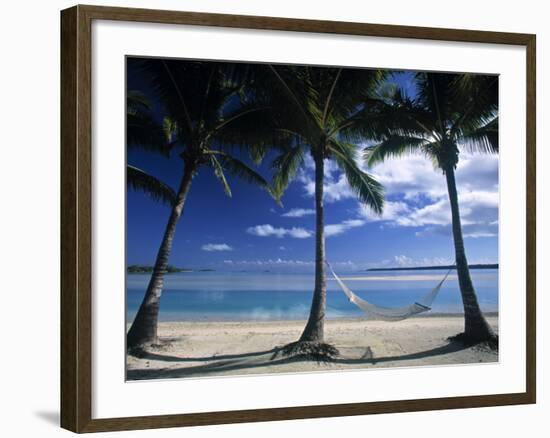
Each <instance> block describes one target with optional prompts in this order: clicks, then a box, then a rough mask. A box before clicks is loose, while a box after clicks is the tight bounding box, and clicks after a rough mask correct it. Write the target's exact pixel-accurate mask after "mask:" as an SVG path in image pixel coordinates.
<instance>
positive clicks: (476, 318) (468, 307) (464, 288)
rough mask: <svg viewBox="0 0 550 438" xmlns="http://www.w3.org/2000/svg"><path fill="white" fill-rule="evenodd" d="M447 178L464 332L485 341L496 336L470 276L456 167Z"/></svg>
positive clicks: (446, 174) (469, 336)
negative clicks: (462, 306) (484, 313)
mask: <svg viewBox="0 0 550 438" xmlns="http://www.w3.org/2000/svg"><path fill="white" fill-rule="evenodd" d="M445 176H446V179H447V190H448V192H449V201H450V203H451V213H452V225H453V237H454V244H455V257H456V271H457V274H458V283H459V285H460V293H461V295H462V303H463V305H464V334H465V335H466V336H467V337H468V338H470V339H473V340H477V341H483V340H488V339H491V338H493V337H494V333H493V330H492V329H491V327H490V326H489V324H488V323H487V321H486V320H485V317H484V316H483V313H481V309H480V308H479V303H478V302H477V297H476V293H475V290H474V285H473V284H472V279H471V278H470V269H469V267H468V261H467V260H466V252H465V250H464V239H463V237H462V225H461V222H460V211H459V207H458V194H457V191H456V182H455V174H454V168H453V167H450V168H448V169H446V170H445Z"/></svg>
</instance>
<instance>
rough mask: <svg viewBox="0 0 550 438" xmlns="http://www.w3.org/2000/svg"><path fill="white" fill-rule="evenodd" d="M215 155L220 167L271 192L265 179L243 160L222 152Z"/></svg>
mask: <svg viewBox="0 0 550 438" xmlns="http://www.w3.org/2000/svg"><path fill="white" fill-rule="evenodd" d="M217 157H218V160H219V162H220V164H221V165H222V167H223V168H224V169H225V170H227V171H228V172H229V173H230V174H231V175H233V176H236V177H238V178H240V179H242V180H243V181H245V182H247V183H249V184H254V185H256V186H258V187H260V188H262V189H264V190H267V191H268V192H269V193H271V187H270V186H269V183H268V182H267V180H266V179H265V178H264V177H263V176H262V175H260V174H259V173H258V172H256V171H255V170H254V169H253V168H252V167H250V166H248V165H247V164H246V163H245V162H243V161H241V160H239V159H237V158H235V157H232V156H231V155H228V154H225V153H223V152H222V153H218V155H217Z"/></svg>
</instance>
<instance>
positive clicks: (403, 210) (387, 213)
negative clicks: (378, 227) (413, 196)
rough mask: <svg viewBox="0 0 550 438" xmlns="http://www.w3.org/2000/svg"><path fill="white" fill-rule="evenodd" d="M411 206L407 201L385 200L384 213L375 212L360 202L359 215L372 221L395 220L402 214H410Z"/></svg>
mask: <svg viewBox="0 0 550 438" xmlns="http://www.w3.org/2000/svg"><path fill="white" fill-rule="evenodd" d="M410 211H411V207H409V205H408V204H407V203H406V202H402V201H388V200H386V201H385V202H384V211H383V213H382V215H378V214H376V213H374V212H373V211H372V210H371V209H370V208H369V207H367V206H366V205H364V204H359V215H360V216H362V217H364V218H365V219H367V220H368V221H370V222H375V221H395V220H397V219H399V218H400V217H402V216H405V215H407V214H409V213H410Z"/></svg>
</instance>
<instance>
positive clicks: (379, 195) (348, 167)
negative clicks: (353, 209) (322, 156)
mask: <svg viewBox="0 0 550 438" xmlns="http://www.w3.org/2000/svg"><path fill="white" fill-rule="evenodd" d="M329 149H330V152H331V153H332V154H333V155H334V158H335V159H336V161H337V163H338V165H339V166H340V168H341V169H342V170H343V172H344V174H345V175H346V179H347V181H348V183H349V185H350V187H351V189H352V190H353V191H354V192H355V194H356V195H357V197H358V198H359V200H360V201H361V202H362V203H364V204H365V205H368V206H369V207H370V208H371V209H372V210H373V211H374V212H375V213H378V214H381V213H382V210H383V208H384V188H383V186H382V184H380V183H379V182H378V181H376V180H375V179H374V178H373V177H372V176H370V175H369V174H368V173H366V172H364V171H362V170H361V169H360V168H359V166H358V165H357V161H356V156H355V155H356V154H355V152H356V147H355V145H353V144H350V143H345V142H335V141H332V142H331V143H330V146H329Z"/></svg>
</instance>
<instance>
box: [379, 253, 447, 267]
mask: <svg viewBox="0 0 550 438" xmlns="http://www.w3.org/2000/svg"><path fill="white" fill-rule="evenodd" d="M452 264H454V261H453V260H452V259H451V258H445V257H423V258H417V259H415V258H412V257H409V256H406V255H404V254H400V255H396V256H393V257H392V258H391V259H386V260H383V261H382V262H380V263H376V264H374V265H373V266H372V267H373V268H385V267H391V268H412V267H415V266H441V265H452Z"/></svg>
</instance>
